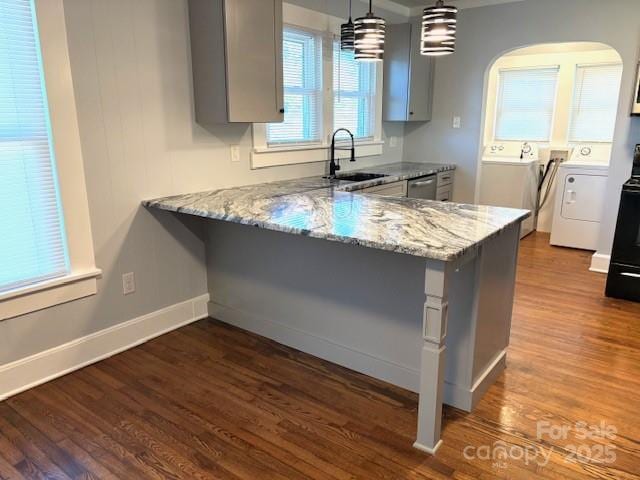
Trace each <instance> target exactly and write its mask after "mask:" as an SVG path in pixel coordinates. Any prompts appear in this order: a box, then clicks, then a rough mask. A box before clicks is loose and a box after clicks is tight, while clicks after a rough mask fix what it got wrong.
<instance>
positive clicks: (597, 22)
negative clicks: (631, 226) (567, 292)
mask: <svg viewBox="0 0 640 480" xmlns="http://www.w3.org/2000/svg"><path fill="white" fill-rule="evenodd" d="M458 32H459V34H458V41H457V47H456V53H455V54H454V55H451V56H448V57H445V58H441V59H438V60H437V62H436V83H435V100H434V114H433V121H432V122H431V123H429V124H426V125H418V126H409V125H407V127H406V128H405V142H404V159H405V160H416V159H418V160H422V159H424V158H427V159H428V160H429V161H434V162H440V161H450V162H453V163H456V164H457V165H458V171H457V173H456V187H455V188H456V190H455V193H454V195H455V200H456V201H462V202H473V200H474V191H475V186H476V176H477V167H478V160H479V152H480V148H481V145H482V140H481V134H482V125H483V124H484V122H483V117H482V108H483V105H484V93H485V81H486V74H487V71H488V67H489V66H490V65H491V64H492V63H493V61H494V60H495V59H497V58H498V57H499V56H500V55H501V54H503V53H505V52H506V51H508V50H512V49H515V48H518V47H522V46H527V45H533V44H538V43H550V42H570V41H593V42H602V43H605V44H607V45H610V46H611V47H613V48H615V49H616V50H617V51H618V52H619V53H620V55H621V57H622V60H623V62H624V76H623V81H622V90H621V94H620V109H619V115H618V119H617V123H616V133H615V139H614V146H613V156H612V162H611V169H610V177H609V185H608V188H607V195H606V206H605V215H604V219H603V223H602V232H601V236H600V242H599V251H601V252H610V250H611V244H612V240H613V232H614V229H615V221H616V214H617V208H618V202H619V196H620V187H621V185H622V183H623V182H624V181H625V180H626V179H627V178H628V177H629V174H630V171H631V164H632V155H633V146H634V145H635V144H636V143H640V119H631V118H630V116H629V112H630V108H631V99H632V93H633V82H634V81H635V75H636V66H637V62H638V57H639V54H640V48H639V47H640V1H638V0H609V1H602V0H526V1H524V2H517V3H512V4H503V5H496V6H490V7H482V8H471V9H465V10H462V11H461V12H460V17H459V24H458ZM454 115H459V116H461V117H462V128H461V129H459V130H454V129H452V128H451V124H452V119H453V116H454Z"/></svg>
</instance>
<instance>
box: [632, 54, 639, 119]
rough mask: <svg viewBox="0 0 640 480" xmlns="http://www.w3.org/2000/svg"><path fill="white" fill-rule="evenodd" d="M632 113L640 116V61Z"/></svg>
mask: <svg viewBox="0 0 640 480" xmlns="http://www.w3.org/2000/svg"><path fill="white" fill-rule="evenodd" d="M631 115H634V116H640V62H638V75H637V76H636V89H635V90H634V92H633V106H632V107H631Z"/></svg>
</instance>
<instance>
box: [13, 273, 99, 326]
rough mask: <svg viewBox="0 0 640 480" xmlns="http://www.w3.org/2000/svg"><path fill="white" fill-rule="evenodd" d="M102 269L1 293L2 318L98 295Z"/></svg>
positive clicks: (73, 274)
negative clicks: (98, 280)
mask: <svg viewBox="0 0 640 480" xmlns="http://www.w3.org/2000/svg"><path fill="white" fill-rule="evenodd" d="M100 275H102V271H101V270H99V269H97V268H93V269H91V270H88V271H86V272H76V273H72V274H70V275H67V276H65V277H61V278H55V279H52V280H48V281H46V282H41V283H38V284H36V285H30V286H28V287H23V288H18V289H15V290H10V291H8V292H5V293H2V294H0V321H2V320H6V319H8V318H13V317H18V316H20V315H25V314H27V313H31V312H35V311H38V310H42V309H44V308H48V307H53V306H55V305H60V304H61V303H66V302H71V301H73V300H77V299H79V298H83V297H88V296H90V295H95V294H96V293H97V291H98V287H97V280H96V279H97V278H98V277H99V276H100Z"/></svg>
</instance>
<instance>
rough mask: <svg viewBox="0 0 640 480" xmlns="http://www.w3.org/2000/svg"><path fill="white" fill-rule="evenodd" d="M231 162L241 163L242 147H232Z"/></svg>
mask: <svg viewBox="0 0 640 480" xmlns="http://www.w3.org/2000/svg"><path fill="white" fill-rule="evenodd" d="M231 161H232V162H239V161H240V146H239V145H231Z"/></svg>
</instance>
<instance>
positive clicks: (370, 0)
mask: <svg viewBox="0 0 640 480" xmlns="http://www.w3.org/2000/svg"><path fill="white" fill-rule="evenodd" d="M369 13H371V14H373V0H369Z"/></svg>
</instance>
